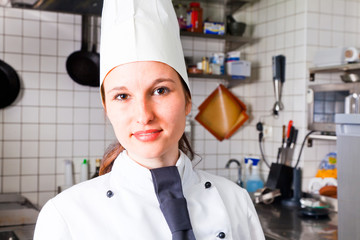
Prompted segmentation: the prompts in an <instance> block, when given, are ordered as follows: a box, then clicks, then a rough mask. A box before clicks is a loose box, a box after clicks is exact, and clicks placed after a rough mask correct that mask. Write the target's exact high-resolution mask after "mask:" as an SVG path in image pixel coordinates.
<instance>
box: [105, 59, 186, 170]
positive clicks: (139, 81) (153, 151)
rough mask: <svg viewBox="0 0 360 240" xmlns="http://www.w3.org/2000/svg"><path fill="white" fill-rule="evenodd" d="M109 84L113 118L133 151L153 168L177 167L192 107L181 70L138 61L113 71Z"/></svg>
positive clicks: (119, 134) (107, 103)
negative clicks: (182, 81)
mask: <svg viewBox="0 0 360 240" xmlns="http://www.w3.org/2000/svg"><path fill="white" fill-rule="evenodd" d="M103 84H104V93H105V107H106V112H107V116H108V118H109V120H110V122H111V124H112V126H113V128H114V131H115V135H116V137H117V139H118V141H119V142H120V144H121V145H122V146H123V147H124V148H125V149H126V150H127V151H128V155H129V156H130V157H131V158H132V159H133V160H135V161H137V162H138V163H140V164H142V165H144V166H146V167H148V168H155V167H161V166H170V165H174V164H175V163H176V161H177V159H178V141H179V139H180V138H181V136H182V134H183V132H184V129H185V120H186V115H188V114H189V113H190V110H191V102H190V101H189V102H188V103H186V101H185V94H184V90H183V87H182V83H181V79H180V78H179V75H178V74H177V72H176V71H175V70H174V69H173V68H171V67H169V66H168V65H166V64H164V63H160V62H153V61H148V62H134V63H128V64H124V65H120V66H118V67H116V68H115V69H113V70H112V71H111V72H110V73H109V74H108V75H107V77H106V78H105V81H104V83H103Z"/></svg>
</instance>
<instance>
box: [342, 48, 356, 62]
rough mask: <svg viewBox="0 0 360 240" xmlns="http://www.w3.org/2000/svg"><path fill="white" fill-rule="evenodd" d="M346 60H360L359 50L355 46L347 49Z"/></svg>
mask: <svg viewBox="0 0 360 240" xmlns="http://www.w3.org/2000/svg"><path fill="white" fill-rule="evenodd" d="M344 55H345V61H346V62H348V63H350V62H359V50H358V49H357V48H355V47H348V48H347V49H346V50H345V53H344Z"/></svg>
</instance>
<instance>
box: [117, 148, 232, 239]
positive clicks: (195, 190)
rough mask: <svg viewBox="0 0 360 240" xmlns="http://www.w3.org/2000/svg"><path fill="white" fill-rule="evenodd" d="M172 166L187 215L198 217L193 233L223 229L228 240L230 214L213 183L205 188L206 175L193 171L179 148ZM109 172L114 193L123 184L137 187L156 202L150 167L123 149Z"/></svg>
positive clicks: (211, 233)
mask: <svg viewBox="0 0 360 240" xmlns="http://www.w3.org/2000/svg"><path fill="white" fill-rule="evenodd" d="M176 166H177V168H178V170H179V174H180V177H181V181H182V187H183V192H184V196H185V198H186V200H187V203H188V209H189V214H190V219H196V220H200V219H201V220H202V221H196V222H192V227H193V230H194V234H195V237H198V236H206V237H205V238H203V239H208V238H209V237H211V238H213V237H214V238H215V237H216V236H217V235H218V234H219V233H220V232H225V233H227V234H226V239H229V240H232V239H233V238H232V231H231V223H230V218H229V215H228V213H227V211H226V207H225V205H224V202H223V199H222V197H221V195H220V194H219V191H218V190H217V188H216V187H215V186H214V185H211V187H210V188H208V189H207V188H206V187H205V183H206V182H207V181H209V179H205V178H204V176H205V175H203V174H200V175H199V174H197V173H196V172H195V171H194V170H193V167H192V163H191V161H190V159H189V158H188V157H187V156H186V155H185V154H184V153H183V152H181V151H180V157H179V159H178V160H177V162H176ZM110 174H111V176H110V185H111V189H114V190H115V195H117V193H116V191H119V192H121V188H125V189H130V190H131V191H137V193H138V194H139V195H140V196H141V197H142V198H144V199H148V200H150V201H153V202H156V203H158V199H157V197H156V194H155V190H154V185H153V182H152V181H153V180H152V176H151V172H150V170H149V169H147V168H145V167H143V166H141V165H140V164H138V163H136V162H135V161H134V160H132V159H131V158H130V157H129V156H128V155H127V152H126V150H124V151H123V152H121V153H120V154H119V156H118V157H117V158H116V160H115V162H114V165H113V168H112V171H111V173H110ZM159 211H160V209H159ZM214 216H216V217H215V218H214ZM211 217H212V220H211V221H207V223H206V224H205V225H204V222H203V220H204V219H210V218H211ZM197 234H198V236H197Z"/></svg>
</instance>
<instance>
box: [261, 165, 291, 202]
mask: <svg viewBox="0 0 360 240" xmlns="http://www.w3.org/2000/svg"><path fill="white" fill-rule="evenodd" d="M292 181H293V168H292V167H289V166H286V165H284V164H280V163H272V164H271V166H270V172H269V176H268V179H267V181H266V184H265V186H266V187H268V188H270V189H279V190H280V192H281V198H289V197H292V194H291V186H292Z"/></svg>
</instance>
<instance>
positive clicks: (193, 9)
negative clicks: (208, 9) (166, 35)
mask: <svg viewBox="0 0 360 240" xmlns="http://www.w3.org/2000/svg"><path fill="white" fill-rule="evenodd" d="M202 15H203V10H202V8H201V7H200V3H198V2H191V3H190V5H189V9H188V10H187V18H186V25H187V30H188V31H189V32H202V31H203V20H202Z"/></svg>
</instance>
